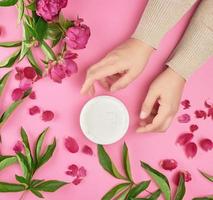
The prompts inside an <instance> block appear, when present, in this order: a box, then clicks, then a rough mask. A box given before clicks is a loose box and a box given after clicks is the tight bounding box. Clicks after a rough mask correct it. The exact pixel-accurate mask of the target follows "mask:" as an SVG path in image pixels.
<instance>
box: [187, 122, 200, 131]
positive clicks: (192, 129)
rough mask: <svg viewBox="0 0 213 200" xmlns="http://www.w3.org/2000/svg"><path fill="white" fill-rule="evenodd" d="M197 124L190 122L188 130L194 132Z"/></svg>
mask: <svg viewBox="0 0 213 200" xmlns="http://www.w3.org/2000/svg"><path fill="white" fill-rule="evenodd" d="M198 128H199V127H198V125H196V124H192V125H191V126H190V127H189V129H190V131H191V132H195V131H196V130H198Z"/></svg>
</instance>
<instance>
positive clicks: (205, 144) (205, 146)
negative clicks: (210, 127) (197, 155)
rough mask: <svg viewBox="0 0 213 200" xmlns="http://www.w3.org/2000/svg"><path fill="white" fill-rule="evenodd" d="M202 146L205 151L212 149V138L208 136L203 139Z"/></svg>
mask: <svg viewBox="0 0 213 200" xmlns="http://www.w3.org/2000/svg"><path fill="white" fill-rule="evenodd" d="M200 147H201V148H202V149H203V150H204V151H210V150H212V148H213V142H212V141H211V140H210V139H208V138H205V139H202V140H201V141H200Z"/></svg>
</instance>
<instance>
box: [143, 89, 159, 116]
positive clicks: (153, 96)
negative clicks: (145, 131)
mask: <svg viewBox="0 0 213 200" xmlns="http://www.w3.org/2000/svg"><path fill="white" fill-rule="evenodd" d="M158 97H159V96H158V95H157V93H155V92H154V91H153V90H152V89H149V91H148V94H147V96H146V98H145V100H144V102H143V104H142V108H141V113H140V118H141V119H145V118H147V117H148V116H149V115H150V114H151V112H152V110H153V107H154V105H155V103H156V101H157V99H158Z"/></svg>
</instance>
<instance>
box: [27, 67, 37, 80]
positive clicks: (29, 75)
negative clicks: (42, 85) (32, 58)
mask: <svg viewBox="0 0 213 200" xmlns="http://www.w3.org/2000/svg"><path fill="white" fill-rule="evenodd" d="M24 77H25V78H27V79H30V80H33V79H34V78H35V77H36V71H35V69H34V68H32V67H25V68H24Z"/></svg>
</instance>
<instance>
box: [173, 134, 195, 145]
mask: <svg viewBox="0 0 213 200" xmlns="http://www.w3.org/2000/svg"><path fill="white" fill-rule="evenodd" d="M193 137H194V135H193V134H192V133H183V134H181V135H180V136H179V137H178V139H177V143H178V144H180V145H185V144H186V143H188V142H189V141H191V140H192V138H193Z"/></svg>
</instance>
